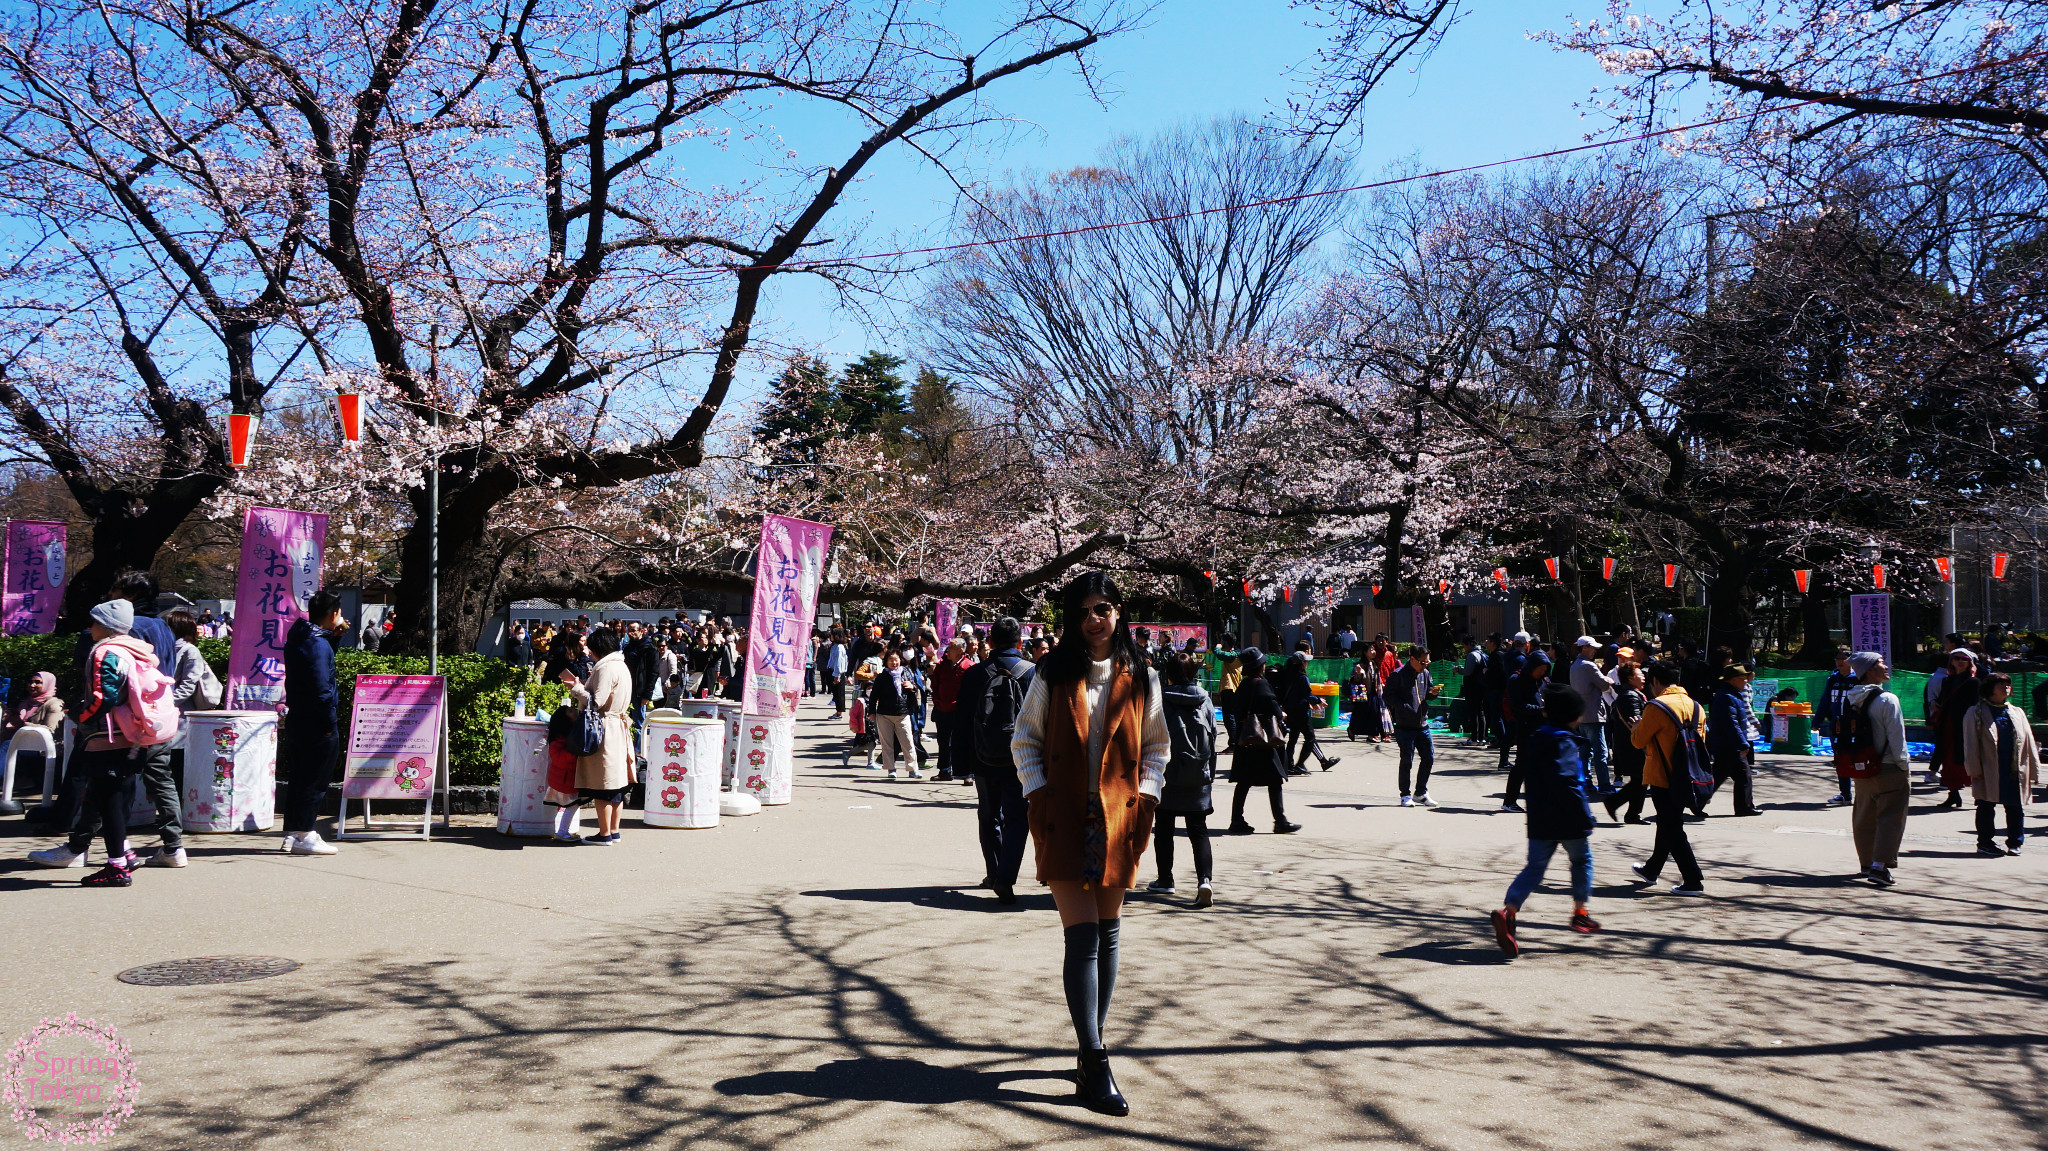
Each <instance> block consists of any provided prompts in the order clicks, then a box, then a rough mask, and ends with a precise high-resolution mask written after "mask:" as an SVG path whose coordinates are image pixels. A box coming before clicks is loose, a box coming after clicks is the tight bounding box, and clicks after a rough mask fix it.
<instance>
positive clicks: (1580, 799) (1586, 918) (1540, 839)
mask: <svg viewBox="0 0 2048 1151" xmlns="http://www.w3.org/2000/svg"><path fill="white" fill-rule="evenodd" d="M1585 712H1586V700H1585V697H1584V696H1581V695H1580V694H1579V693H1578V692H1576V691H1574V690H1572V689H1571V688H1570V687H1568V686H1565V685H1563V684H1554V685H1552V686H1551V687H1550V688H1549V689H1548V690H1547V691H1545V692H1544V693H1543V720H1542V723H1541V724H1540V725H1539V726H1538V727H1537V728H1536V730H1535V731H1533V732H1531V733H1529V736H1528V738H1527V739H1526V740H1524V741H1523V743H1522V753H1521V758H1522V774H1523V777H1524V779H1523V784H1524V786H1525V787H1527V789H1528V804H1529V862H1528V863H1527V865H1525V866H1524V867H1523V868H1522V872H1521V874H1519V875H1517V876H1515V879H1514V882H1512V883H1510V884H1508V895H1507V901H1506V904H1505V905H1504V906H1502V907H1501V909H1500V910H1498V911H1496V912H1494V913H1493V914H1492V917H1491V918H1492V920H1493V938H1494V942H1496V943H1498V944H1500V949H1501V950H1502V951H1504V952H1506V953H1507V954H1509V955H1514V954H1516V953H1517V952H1519V951H1520V950H1521V945H1520V944H1518V943H1517V942H1516V941H1515V918H1516V916H1518V915H1520V914H1521V911H1522V904H1523V903H1524V902H1525V901H1526V900H1527V899H1528V898H1529V894H1530V893H1531V892H1533V891H1535V890H1536V885H1537V884H1538V883H1541V882H1542V881H1543V873H1544V871H1545V870H1546V869H1547V868H1549V866H1550V857H1551V856H1552V855H1555V854H1556V853H1557V849H1558V848H1560V847H1562V848H1564V850H1565V854H1566V855H1568V856H1570V857H1571V863H1572V922H1571V928H1572V930H1573V931H1578V932H1584V933H1588V934H1590V933H1592V932H1595V931H1598V930H1600V924H1599V923H1598V922H1597V921H1596V920H1594V918H1593V916H1592V914H1591V913H1590V912H1589V911H1588V910H1587V908H1586V904H1587V901H1588V900H1590V899H1591V898H1592V897H1593V849H1592V845H1591V843H1590V842H1589V841H1588V839H1587V837H1588V836H1589V835H1591V834H1592V831H1593V809H1592V808H1591V807H1590V806H1589V805H1588V804H1587V803H1586V781H1585V765H1584V764H1583V763H1582V762H1581V760H1580V758H1579V741H1578V740H1577V739H1575V738H1574V737H1573V736H1572V729H1573V728H1575V727H1577V726H1578V725H1579V720H1580V719H1581V718H1582V717H1583V716H1584V715H1585Z"/></svg>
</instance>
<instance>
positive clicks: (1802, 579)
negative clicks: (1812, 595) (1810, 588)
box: [1792, 568, 1813, 595]
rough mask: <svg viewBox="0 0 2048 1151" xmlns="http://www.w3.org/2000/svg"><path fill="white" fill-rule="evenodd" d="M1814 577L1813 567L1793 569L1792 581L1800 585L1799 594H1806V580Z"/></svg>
mask: <svg viewBox="0 0 2048 1151" xmlns="http://www.w3.org/2000/svg"><path fill="white" fill-rule="evenodd" d="M1812 578H1813V569H1812V568H1794V569H1792V582H1793V583H1796V584H1798V585H1799V594H1800V595H1805V594H1806V581H1807V580H1809V579H1812Z"/></svg>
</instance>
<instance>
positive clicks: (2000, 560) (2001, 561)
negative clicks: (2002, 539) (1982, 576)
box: [1991, 552, 2012, 579]
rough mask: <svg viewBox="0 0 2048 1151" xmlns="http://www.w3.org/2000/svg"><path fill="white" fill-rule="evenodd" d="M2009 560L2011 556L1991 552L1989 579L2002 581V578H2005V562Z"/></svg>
mask: <svg viewBox="0 0 2048 1151" xmlns="http://www.w3.org/2000/svg"><path fill="white" fill-rule="evenodd" d="M2011 558H2012V557H2011V556H2009V555H2007V554H2005V553H2004V552H1992V553H1991V578H1992V579H2004V578H2005V561H2007V560H2009V559H2011Z"/></svg>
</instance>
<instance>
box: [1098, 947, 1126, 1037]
mask: <svg viewBox="0 0 2048 1151" xmlns="http://www.w3.org/2000/svg"><path fill="white" fill-rule="evenodd" d="M1123 922H1124V921H1123V920H1121V919H1104V920H1101V921H1100V922H1098V923H1097V924H1096V925H1095V926H1096V930H1097V933H1098V934H1099V935H1101V937H1102V945H1101V946H1100V947H1098V948H1097V949H1096V952H1095V954H1096V959H1095V1034H1096V1036H1097V1037H1098V1038H1100V1036H1101V1035H1102V1033H1103V1032H1104V1031H1105V1030H1107V1028H1108V1024H1109V995H1110V992H1112V991H1115V990H1116V941H1117V936H1118V935H1119V934H1120V929H1121V928H1122V927H1123ZM1100 1045H1101V1044H1099V1043H1098V1044H1097V1046H1100Z"/></svg>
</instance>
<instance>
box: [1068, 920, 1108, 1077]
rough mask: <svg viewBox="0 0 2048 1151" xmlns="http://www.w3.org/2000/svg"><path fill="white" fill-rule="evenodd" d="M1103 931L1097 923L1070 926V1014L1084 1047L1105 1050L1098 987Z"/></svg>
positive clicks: (1084, 1048)
mask: <svg viewBox="0 0 2048 1151" xmlns="http://www.w3.org/2000/svg"><path fill="white" fill-rule="evenodd" d="M1101 938H1102V933H1101V931H1100V930H1099V929H1098V928H1097V926H1096V925H1095V924H1093V923H1076V924H1075V925H1073V926H1072V927H1069V928H1067V961H1066V964H1065V967H1064V969H1063V972H1062V974H1063V975H1064V977H1065V982H1066V985H1067V1014H1069V1015H1071V1016H1073V1017H1074V1038H1075V1039H1076V1040H1078V1041H1079V1042H1080V1044H1081V1050H1083V1051H1100V1050H1102V1022H1101V1015H1100V1012H1101V1008H1100V1005H1099V998H1100V995H1099V992H1098V990H1097V983H1096V979H1097V970H1098V967H1097V965H1098V963H1099V962H1100V961H1099V959H1098V955H1099V954H1100V947H1099V943H1100V940H1101Z"/></svg>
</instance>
